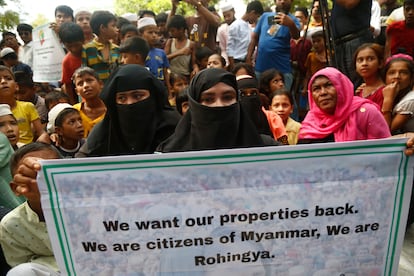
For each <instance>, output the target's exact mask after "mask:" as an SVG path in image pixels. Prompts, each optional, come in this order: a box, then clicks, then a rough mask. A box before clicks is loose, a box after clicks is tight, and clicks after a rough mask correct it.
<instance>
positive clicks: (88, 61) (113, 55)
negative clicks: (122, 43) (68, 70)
mask: <svg viewBox="0 0 414 276" xmlns="http://www.w3.org/2000/svg"><path fill="white" fill-rule="evenodd" d="M104 47H105V45H104V44H103V43H100V42H98V40H97V39H96V38H95V39H93V40H92V41H91V42H89V43H88V44H86V45H83V50H82V65H84V66H88V67H91V68H92V69H94V70H95V71H96V73H97V74H98V76H99V78H100V79H101V80H102V81H106V79H108V77H109V75H110V73H111V69H112V66H114V65H116V63H117V61H118V58H119V47H118V45H116V44H113V43H111V42H110V43H109V49H110V52H109V60H104V58H103V56H102V50H103V49H104Z"/></svg>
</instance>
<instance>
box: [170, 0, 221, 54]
mask: <svg viewBox="0 0 414 276" xmlns="http://www.w3.org/2000/svg"><path fill="white" fill-rule="evenodd" d="M209 1H210V0H182V2H186V3H188V4H190V5H192V6H193V7H194V8H195V9H196V14H195V15H194V16H189V17H187V18H186V21H187V26H188V31H189V39H190V40H191V41H194V42H195V44H196V48H201V47H205V46H206V47H208V48H210V49H211V50H212V51H214V52H216V50H217V45H216V37H217V28H218V26H220V23H221V19H220V16H219V15H218V14H217V13H216V12H212V11H210V10H209V9H208V3H209ZM180 2H181V0H171V4H172V8H171V12H170V15H169V18H171V17H172V16H173V15H175V14H176V11H177V7H178V5H179V3H180Z"/></svg>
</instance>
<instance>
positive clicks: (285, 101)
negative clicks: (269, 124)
mask: <svg viewBox="0 0 414 276" xmlns="http://www.w3.org/2000/svg"><path fill="white" fill-rule="evenodd" d="M270 109H271V110H272V111H273V112H275V113H276V114H277V115H279V116H280V118H282V120H283V122H284V123H285V124H286V122H287V120H288V118H289V116H290V114H292V112H293V106H292V104H291V103H290V101H289V98H288V97H287V96H285V95H277V96H274V97H273V99H272V104H271V106H270Z"/></svg>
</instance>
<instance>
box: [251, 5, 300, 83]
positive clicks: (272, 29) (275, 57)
mask: <svg viewBox="0 0 414 276" xmlns="http://www.w3.org/2000/svg"><path fill="white" fill-rule="evenodd" d="M292 2H293V1H292V0H275V5H276V12H266V13H264V14H263V15H262V16H261V17H260V19H259V21H258V22H257V25H256V28H255V29H254V31H253V35H252V39H251V41H250V44H249V48H248V51H247V57H246V63H249V64H252V65H253V52H254V50H255V48H256V46H257V56H256V61H255V71H256V77H257V78H260V74H261V73H262V72H264V71H266V70H267V69H271V68H275V69H277V70H278V71H280V72H282V73H283V76H284V78H285V87H286V89H287V90H290V87H291V86H292V82H293V76H292V67H291V65H290V39H291V38H294V39H298V38H299V29H300V23H299V21H298V20H297V19H296V18H295V16H294V15H293V14H291V13H289V11H290V8H291V5H292Z"/></svg>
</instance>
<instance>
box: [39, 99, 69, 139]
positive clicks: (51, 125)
mask: <svg viewBox="0 0 414 276" xmlns="http://www.w3.org/2000/svg"><path fill="white" fill-rule="evenodd" d="M66 108H73V109H75V108H74V107H73V106H72V105H70V104H68V103H59V104H57V105H55V106H54V107H53V108H52V109H51V110H50V111H49V113H48V120H49V121H48V123H47V126H46V129H47V132H48V133H54V132H55V123H56V118H57V117H58V116H59V114H60V112H62V111H63V110H64V109H66Z"/></svg>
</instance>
